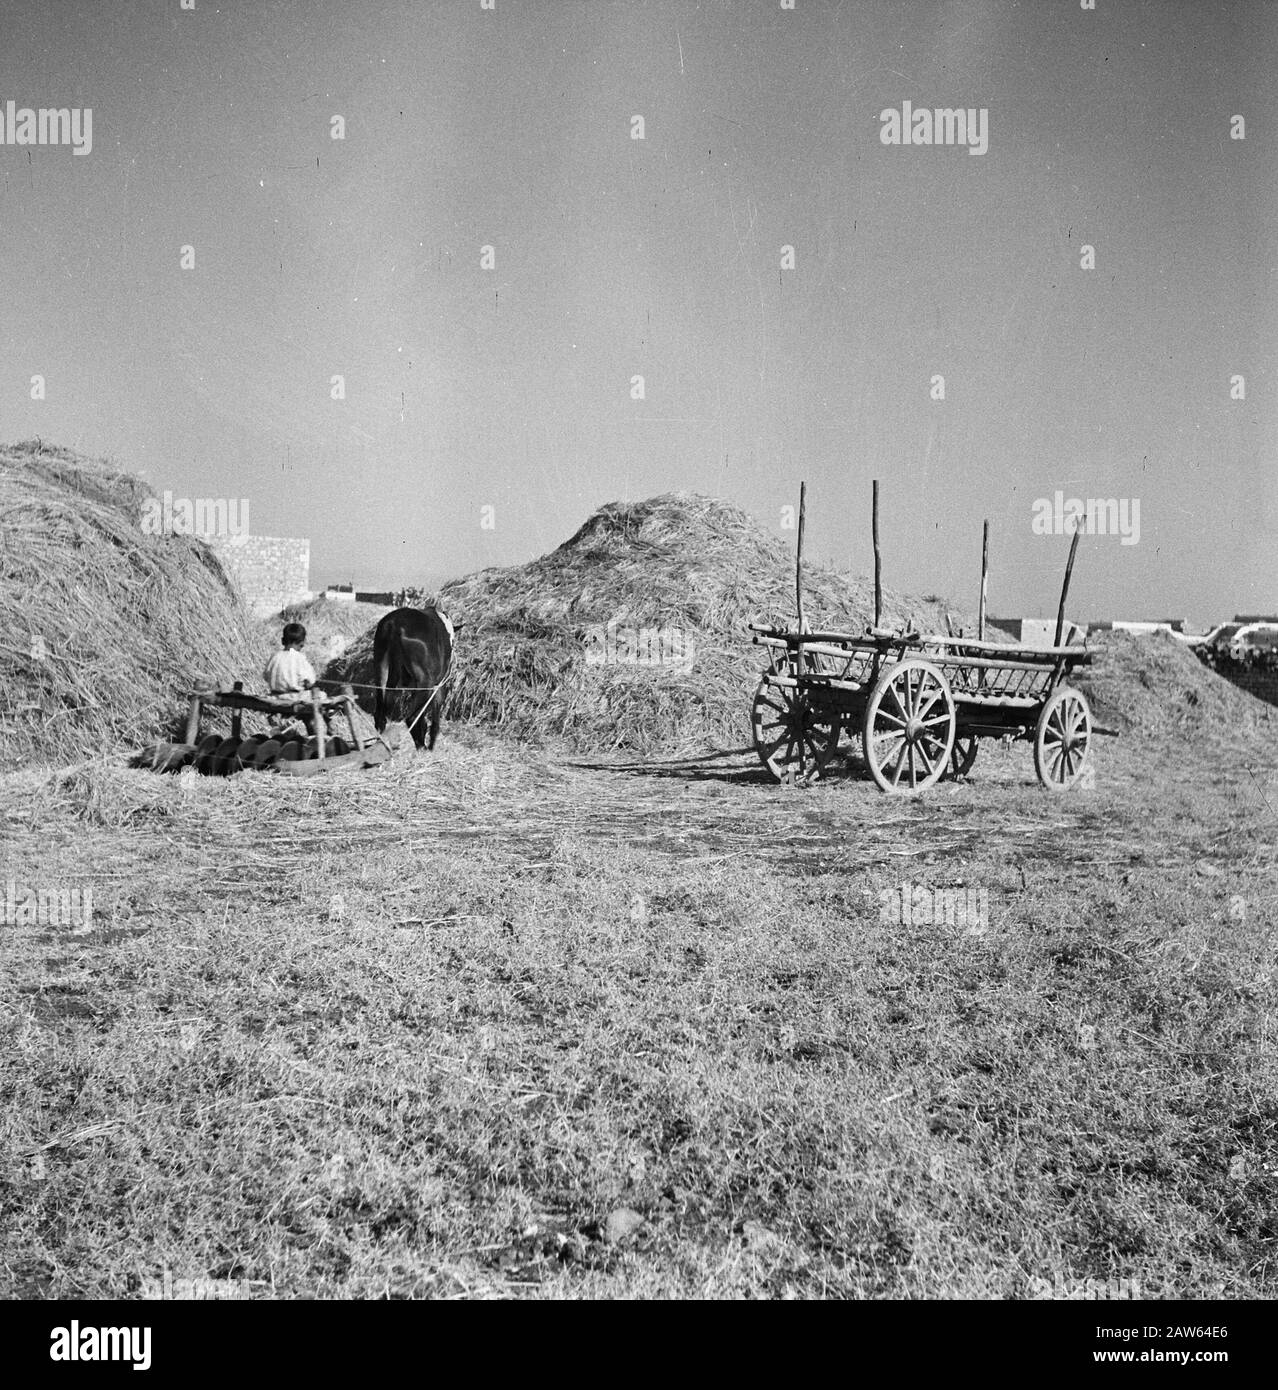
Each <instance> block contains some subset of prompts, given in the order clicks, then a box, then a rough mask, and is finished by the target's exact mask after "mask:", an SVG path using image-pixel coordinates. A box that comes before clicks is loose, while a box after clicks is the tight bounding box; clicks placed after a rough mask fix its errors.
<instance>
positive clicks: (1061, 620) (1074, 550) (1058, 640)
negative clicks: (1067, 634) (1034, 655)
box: [1052, 524, 1082, 647]
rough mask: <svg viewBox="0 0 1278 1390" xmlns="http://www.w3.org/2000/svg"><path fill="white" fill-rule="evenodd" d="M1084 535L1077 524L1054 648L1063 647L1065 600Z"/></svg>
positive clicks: (1059, 610) (1062, 590)
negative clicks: (1079, 539)
mask: <svg viewBox="0 0 1278 1390" xmlns="http://www.w3.org/2000/svg"><path fill="white" fill-rule="evenodd" d="M1081 535H1082V532H1081V531H1080V530H1079V528H1078V526H1077V524H1075V526H1074V539H1073V541H1072V542H1071V543H1070V547H1069V560H1068V562H1067V563H1066V565H1065V582H1064V584H1062V585H1061V606H1060V608H1059V609H1058V610H1057V613H1056V641H1055V642H1053V643H1052V645H1053V646H1054V647H1059V646H1060V645H1061V635H1062V634H1063V633H1064V631H1065V600H1066V598H1068V597H1069V577H1070V575H1071V574H1073V573H1074V556H1075V555H1076V554H1077V553H1078V538H1079V536H1081Z"/></svg>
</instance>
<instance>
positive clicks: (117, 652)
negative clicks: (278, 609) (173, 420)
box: [0, 441, 270, 769]
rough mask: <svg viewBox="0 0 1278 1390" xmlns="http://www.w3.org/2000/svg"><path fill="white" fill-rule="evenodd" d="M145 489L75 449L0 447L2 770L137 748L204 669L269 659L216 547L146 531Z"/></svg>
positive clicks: (165, 724)
mask: <svg viewBox="0 0 1278 1390" xmlns="http://www.w3.org/2000/svg"><path fill="white" fill-rule="evenodd" d="M148 492H149V489H148V488H147V487H146V485H145V484H144V483H143V482H142V481H141V479H139V478H136V477H134V476H132V475H131V474H127V473H121V472H119V471H117V470H115V469H112V468H111V467H109V466H108V465H107V464H105V463H103V462H100V461H95V460H92V459H87V458H83V457H81V456H80V455H78V454H75V453H73V452H72V451H70V450H68V449H59V448H54V447H51V446H49V445H43V444H41V443H39V442H38V441H37V442H27V443H23V444H17V445H12V446H7V447H3V448H0V537H2V539H3V546H2V548H0V769H11V768H14V767H17V766H19V765H21V764H23V763H26V762H31V761H35V760H41V761H62V762H65V761H73V760H75V759H79V758H84V757H88V756H90V755H92V754H94V753H96V752H98V751H100V750H103V749H118V748H127V747H136V746H138V745H139V744H140V743H144V742H147V741H149V740H151V739H153V738H154V737H156V735H157V733H159V732H161V731H162V730H168V729H170V728H171V727H172V726H173V722H174V718H175V715H176V714H177V713H178V712H179V711H180V710H181V709H183V708H184V707H185V703H186V696H187V695H188V694H189V693H190V690H191V686H192V683H193V681H194V680H195V678H196V677H198V676H211V677H213V678H215V679H230V678H234V677H237V676H241V675H243V674H244V673H245V671H246V670H247V671H248V672H249V673H250V674H255V673H256V672H257V671H258V670H259V669H260V668H261V665H262V664H263V662H264V661H265V658H266V655H267V653H268V652H269V650H270V647H269V644H268V643H267V642H266V641H265V636H264V634H263V632H262V630H261V629H260V628H259V626H258V625H257V624H256V623H254V621H253V620H252V618H251V617H250V616H249V614H248V613H247V612H246V611H245V609H244V608H243V606H242V605H241V603H240V602H239V599H238V598H237V597H236V595H235V593H234V591H233V590H232V589H231V587H230V585H229V584H228V582H227V579H226V576H225V575H224V574H223V572H222V569H221V567H220V566H219V565H218V562H217V560H216V559H215V558H214V556H213V554H212V552H211V551H210V550H209V549H208V547H207V546H205V545H204V543H203V542H202V541H199V540H197V539H195V538H193V537H188V536H150V535H146V534H144V533H143V531H142V530H141V528H140V526H139V517H140V514H141V507H142V504H143V501H144V500H145V498H146V497H147V495H148Z"/></svg>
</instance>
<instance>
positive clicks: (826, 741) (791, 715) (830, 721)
mask: <svg viewBox="0 0 1278 1390" xmlns="http://www.w3.org/2000/svg"><path fill="white" fill-rule="evenodd" d="M751 723H752V724H753V727H754V747H755V752H757V753H758V755H759V760H760V762H762V763H763V765H764V767H766V768H767V769H768V771H769V772H770V773H771V774H772V775H773V777H775V778H776V780H777V781H778V782H784V781H787V780H788V779H789V778H791V777H798V776H800V775H803V776H806V777H812V776H819V775H820V773H821V770H822V768H824V767H825V765H826V763H828V762H829V761H830V759H831V758H832V757H833V756H834V752H835V749H836V748H837V747H838V746H839V725H840V723H841V720H840V718H839V716H838V715H837V714H831V713H829V712H822V711H818V710H814V709H813V708H812V705H811V703H810V702H809V701H808V700H807V699H806V698H805V697H804V696H803V694H802V693H801V692H800V691H799V689H798V687H796V686H786V685H774V684H773V683H772V682H771V681H770V680H769V679H768V677H767V676H766V675H764V676H763V678H762V679H761V680H760V681H759V688H758V689H757V690H756V691H755V692H754V706H753V709H752V710H751ZM800 764H801V766H800Z"/></svg>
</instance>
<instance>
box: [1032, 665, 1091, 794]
mask: <svg viewBox="0 0 1278 1390" xmlns="http://www.w3.org/2000/svg"><path fill="white" fill-rule="evenodd" d="M1091 743H1092V712H1091V710H1090V709H1088V707H1087V700H1086V698H1085V697H1084V696H1083V695H1082V694H1081V693H1080V692H1079V691H1077V690H1073V689H1071V688H1070V687H1069V686H1068V685H1063V686H1061V688H1060V689H1059V690H1058V691H1056V693H1055V694H1054V695H1052V696H1051V697H1050V698H1049V699H1048V701H1047V703H1046V704H1045V705H1044V706H1043V709H1042V712H1041V713H1040V714H1039V716H1038V727H1037V728H1036V729H1035V730H1034V771H1035V772H1037V773H1038V780H1039V781H1040V782H1042V784H1043V785H1044V786H1045V787H1046V788H1047V789H1048V791H1054V792H1060V791H1064V790H1065V788H1066V787H1072V786H1073V785H1074V783H1075V782H1077V781H1078V779H1079V778H1080V777H1081V776H1082V775H1083V767H1084V765H1085V764H1086V762H1087V754H1088V751H1089V749H1090V748H1091Z"/></svg>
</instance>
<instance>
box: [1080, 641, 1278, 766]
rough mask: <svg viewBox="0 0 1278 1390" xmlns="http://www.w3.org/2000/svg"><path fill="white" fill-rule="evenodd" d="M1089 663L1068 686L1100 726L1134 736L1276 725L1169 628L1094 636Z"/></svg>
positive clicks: (1207, 734)
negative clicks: (1082, 699) (1080, 694)
mask: <svg viewBox="0 0 1278 1390" xmlns="http://www.w3.org/2000/svg"><path fill="white" fill-rule="evenodd" d="M1088 645H1089V646H1090V647H1091V648H1092V649H1093V650H1094V651H1095V652H1096V661H1095V663H1094V664H1093V665H1092V666H1091V667H1089V668H1087V669H1086V670H1085V672H1080V673H1079V675H1078V677H1077V678H1076V680H1075V683H1076V684H1077V685H1078V686H1079V687H1080V689H1082V691H1083V693H1084V694H1085V695H1086V696H1087V699H1088V702H1089V703H1090V704H1091V706H1092V714H1093V716H1094V717H1095V719H1096V721H1097V722H1098V723H1100V724H1103V725H1107V726H1109V727H1110V728H1115V729H1119V730H1121V731H1122V732H1124V733H1130V734H1133V735H1136V736H1138V737H1147V738H1167V737H1171V738H1176V737H1181V738H1190V739H1195V740H1201V739H1207V740H1209V741H1210V740H1215V739H1217V738H1220V739H1223V740H1224V741H1225V742H1228V741H1229V739H1230V737H1231V736H1232V735H1236V734H1239V733H1242V734H1247V735H1250V734H1254V733H1257V732H1263V731H1264V730H1266V729H1271V728H1272V727H1273V725H1274V723H1275V722H1278V717H1276V716H1275V715H1274V713H1273V711H1272V710H1271V709H1270V708H1269V706H1268V705H1266V704H1264V703H1263V702H1262V701H1260V700H1258V699H1256V698H1255V697H1254V696H1252V695H1249V694H1247V693H1246V692H1245V691H1243V690H1240V689H1238V687H1237V686H1235V685H1232V684H1231V683H1230V682H1229V681H1227V680H1226V679H1225V678H1224V677H1223V676H1220V675H1217V673H1216V672H1215V671H1212V670H1210V669H1208V667H1206V666H1204V665H1203V663H1202V662H1201V661H1200V660H1199V659H1198V657H1197V656H1196V655H1195V654H1194V652H1193V651H1192V650H1191V649H1190V648H1189V647H1187V646H1186V645H1185V644H1184V643H1183V642H1178V641H1177V640H1176V638H1174V637H1173V636H1172V635H1171V633H1169V632H1153V633H1149V634H1147V635H1141V636H1137V635H1135V634H1133V633H1130V632H1101V633H1093V635H1092V636H1091V638H1090V639H1089V641H1088Z"/></svg>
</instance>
